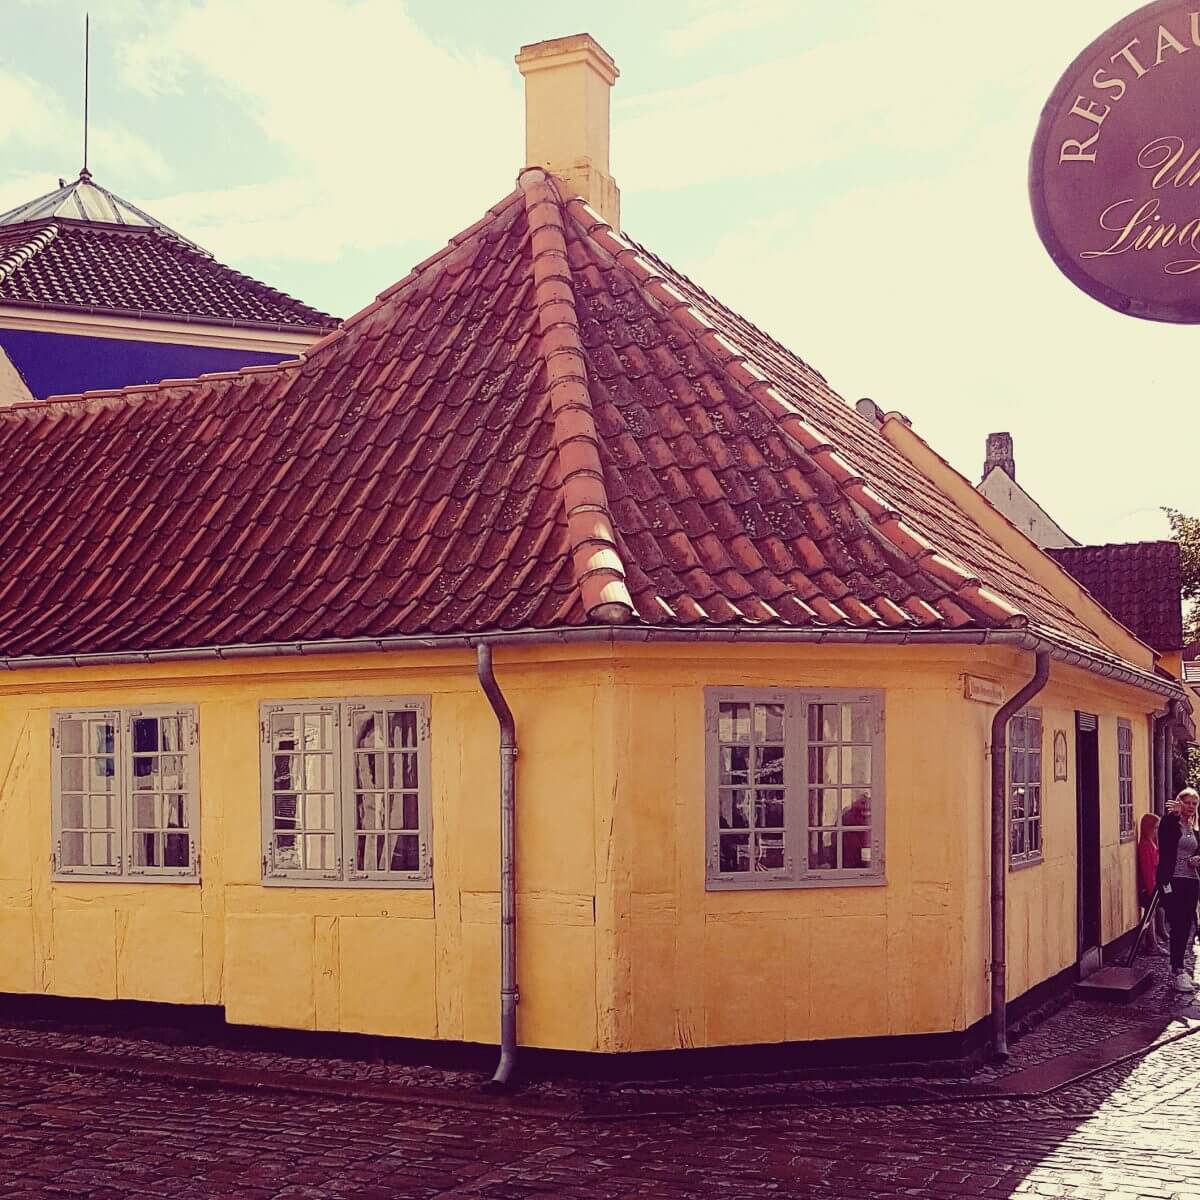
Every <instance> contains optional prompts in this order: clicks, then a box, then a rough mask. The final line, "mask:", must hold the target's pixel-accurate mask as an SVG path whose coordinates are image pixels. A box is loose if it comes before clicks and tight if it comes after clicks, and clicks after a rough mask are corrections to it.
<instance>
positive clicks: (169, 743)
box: [158, 717, 183, 751]
mask: <svg viewBox="0 0 1200 1200" xmlns="http://www.w3.org/2000/svg"><path fill="white" fill-rule="evenodd" d="M158 729H159V738H160V740H161V744H162V748H163V750H166V751H171V750H176V751H178V750H182V749H183V723H182V722H181V721H180V719H179V718H178V717H159V719H158Z"/></svg>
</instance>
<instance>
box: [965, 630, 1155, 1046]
mask: <svg viewBox="0 0 1200 1200" xmlns="http://www.w3.org/2000/svg"><path fill="white" fill-rule="evenodd" d="M1031 662H1032V658H1031V656H1030V655H1024V656H1023V658H1022V660H1020V661H1017V660H1015V659H1014V658H1013V656H1009V655H1005V654H1002V653H993V654H992V655H991V663H990V665H988V664H980V665H978V666H977V667H976V668H974V669H975V670H977V671H982V672H984V673H987V672H988V671H990V672H991V673H992V674H993V675H994V676H995V677H996V678H1002V679H1006V682H1005V685H1004V688H1005V695H1006V696H1007V695H1011V694H1012V693H1013V692H1014V691H1015V690H1016V688H1017V687H1019V686H1020V684H1021V683H1022V682H1024V681H1025V680H1026V679H1028V677H1029V674H1030V670H1031ZM1031 703H1032V704H1033V706H1035V707H1038V708H1040V709H1041V710H1042V730H1043V734H1042V737H1043V743H1042V744H1043V768H1042V777H1043V788H1044V791H1043V802H1042V861H1041V862H1040V863H1038V864H1034V865H1030V866H1025V867H1019V868H1017V869H1015V870H1010V871H1009V872H1008V930H1007V933H1008V936H1007V940H1006V946H1007V960H1008V970H1007V981H1006V982H1007V992H1008V996H1009V998H1010V999H1013V998H1015V997H1017V996H1020V995H1021V994H1022V993H1024V992H1026V991H1028V990H1029V989H1030V988H1031V987H1033V986H1035V985H1036V984H1038V983H1040V982H1042V981H1043V980H1045V979H1049V978H1051V977H1052V976H1054V975H1056V974H1057V973H1058V972H1059V971H1062V970H1063V969H1065V968H1067V967H1070V966H1072V965H1073V964H1074V963H1075V961H1076V958H1077V920H1076V909H1077V874H1076V872H1077V868H1076V841H1077V831H1076V824H1077V815H1076V795H1075V713H1076V711H1082V712H1091V713H1095V714H1096V715H1097V716H1098V718H1099V734H1100V736H1099V755H1100V869H1101V880H1100V892H1101V936H1102V939H1103V941H1104V942H1106V943H1107V942H1110V941H1113V940H1114V939H1116V938H1117V937H1119V936H1120V935H1121V934H1122V933H1124V932H1125V931H1127V930H1128V929H1130V928H1131V927H1132V926H1133V925H1134V924H1136V922H1137V918H1138V906H1137V884H1136V877H1135V872H1136V847H1135V844H1134V842H1133V841H1125V842H1122V841H1121V840H1120V837H1119V815H1118V807H1117V719H1118V717H1125V718H1127V719H1128V720H1129V721H1130V724H1131V726H1132V729H1133V755H1134V761H1133V786H1134V828H1135V830H1136V828H1137V823H1138V821H1139V820H1140V818H1141V815H1142V814H1143V813H1144V812H1146V811H1148V809H1149V807H1150V781H1149V772H1150V762H1149V729H1148V724H1147V719H1146V718H1147V715H1148V714H1149V713H1150V712H1151V711H1153V709H1154V706H1155V704H1156V701H1155V699H1154V697H1152V696H1148V695H1146V694H1145V693H1141V692H1138V691H1135V690H1133V689H1131V688H1127V687H1124V686H1122V685H1120V684H1111V683H1105V682H1103V681H1101V680H1100V679H1098V678H1097V677H1095V676H1092V675H1086V674H1084V673H1082V672H1080V671H1076V670H1072V669H1070V668H1066V667H1063V666H1061V665H1060V664H1057V663H1055V664H1053V665H1052V668H1051V676H1050V682H1049V684H1048V685H1047V687H1046V688H1045V690H1044V691H1043V692H1042V693H1041V694H1040V695H1039V696H1038V697H1037V698H1036V699H1035V700H1033V701H1032V702H1031ZM963 710H964V713H965V719H966V722H967V725H968V727H969V730H970V733H969V736H970V738H971V740H972V741H973V742H978V743H980V744H986V742H987V740H988V739H989V738H990V736H991V728H990V726H991V719H992V716H993V714H994V712H995V709H994V708H993V707H990V706H983V705H977V704H971V703H969V702H967V701H964V702H963ZM1056 730H1062V731H1063V732H1064V733H1065V734H1066V735H1067V778H1066V780H1065V781H1059V782H1056V781H1055V779H1054V753H1053V747H1054V734H1055V731H1056ZM968 784H969V787H970V803H969V805H968V824H967V881H966V894H967V897H968V911H967V918H966V924H965V930H966V946H965V956H964V965H965V975H964V982H965V988H966V1003H965V1008H966V1012H967V1014H968V1024H969V1023H971V1022H973V1021H975V1020H978V1019H980V1018H981V1017H983V1016H984V1015H985V1013H986V1012H988V1010H989V1008H990V1003H991V993H990V982H989V979H988V972H987V965H988V960H989V957H990V945H991V943H990V936H991V933H990V931H991V912H990V888H989V884H988V880H989V876H990V872H989V865H990V864H989V855H990V838H991V825H990V820H991V817H990V808H989V804H990V800H989V797H990V769H989V767H988V764H987V762H986V760H982V761H981V762H980V763H979V765H978V768H977V769H976V770H974V771H972V772H971V773H970V774H969V776H968Z"/></svg>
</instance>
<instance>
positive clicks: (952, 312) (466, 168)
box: [0, 0, 1200, 542]
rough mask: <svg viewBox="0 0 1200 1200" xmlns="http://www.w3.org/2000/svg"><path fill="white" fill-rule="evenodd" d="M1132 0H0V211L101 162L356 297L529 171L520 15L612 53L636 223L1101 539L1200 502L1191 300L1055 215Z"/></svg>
mask: <svg viewBox="0 0 1200 1200" xmlns="http://www.w3.org/2000/svg"><path fill="white" fill-rule="evenodd" d="M1138 6H1139V4H1138V0H1006V2H1005V3H1004V4H1001V5H997V4H982V3H976V2H972V0H836V2H833V0H790V2H786V0H737V2H735V3H729V2H725V0H722V2H708V0H640V2H639V0H611V2H609V3H606V4H603V5H599V4H596V3H594V0H588V2H587V3H582V2H578V0H556V3H554V4H547V3H546V2H545V0H504V2H499V0H407V2H402V0H91V2H90V3H88V4H85V3H84V2H83V0H3V3H2V4H0V211H2V210H3V209H5V208H8V207H10V206H12V205H14V204H17V203H19V202H21V201H23V200H26V199H31V198H32V197H33V196H35V195H40V194H42V193H44V192H46V191H48V190H50V189H52V188H53V187H54V186H55V185H56V181H57V178H58V176H60V175H64V176H67V177H68V178H71V177H74V175H75V174H76V173H77V171H78V169H79V166H80V134H79V125H80V112H81V108H82V29H83V17H82V13H83V11H84V8H85V7H86V8H88V9H90V11H91V14H92V28H93V40H92V99H91V111H92V132H91V153H90V166H91V168H92V171H93V174H94V175H95V177H96V179H97V181H98V182H100V183H102V184H104V185H105V186H107V187H109V188H111V189H112V190H114V191H116V192H118V193H119V194H121V195H122V196H124V197H125V198H126V199H128V200H130V201H132V202H133V203H135V204H137V205H139V206H140V207H143V208H145V209H147V210H148V211H149V212H151V213H152V214H153V215H155V216H156V217H158V218H160V219H161V220H163V221H165V222H166V223H167V224H169V225H172V226H174V227H175V228H176V229H178V230H179V232H181V233H183V234H185V235H186V236H188V237H190V238H192V239H193V240H194V241H197V242H199V243H200V244H201V245H203V246H205V247H207V248H208V249H209V250H211V251H212V252H213V253H214V254H216V255H217V256H218V257H219V258H221V259H223V260H225V261H226V262H229V263H231V264H232V265H234V266H236V267H238V268H240V269H241V270H244V271H246V272H248V273H249V274H252V275H255V276H257V277H258V278H261V279H263V280H265V281H266V282H268V283H271V284H273V285H274V286H276V287H279V288H282V289H283V290H284V291H288V292H291V293H292V294H294V295H297V296H299V297H300V298H302V299H303V300H306V301H308V302H309V303H311V304H315V305H318V306H320V307H323V308H325V309H327V310H329V311H332V312H334V313H336V314H338V315H341V316H344V315H348V314H349V313H351V312H354V311H356V310H357V309H359V308H362V307H363V306H364V305H366V304H367V303H368V302H369V301H370V300H371V298H372V297H373V296H374V295H375V294H376V293H377V292H379V291H381V290H383V289H384V288H385V287H386V286H387V285H388V284H389V283H391V282H392V281H393V280H395V279H398V278H400V277H401V276H402V275H404V274H405V273H406V272H407V270H408V268H409V266H410V265H411V264H412V263H413V262H415V261H417V260H419V259H421V258H423V257H425V256H426V255H428V254H430V253H431V252H433V251H434V250H435V249H437V248H438V247H440V246H441V245H443V244H444V243H445V242H446V241H448V240H449V238H450V237H451V236H453V235H454V234H455V233H456V232H457V231H458V230H459V229H461V228H463V227H465V226H467V225H469V224H471V223H472V222H473V221H475V220H476V219H477V218H478V217H479V216H481V215H482V213H483V211H484V210H485V209H486V208H488V207H489V206H490V205H491V204H493V203H495V201H496V200H498V199H499V198H500V197H501V196H503V195H504V194H506V193H507V192H508V191H509V190H511V188H512V186H513V181H514V178H515V176H516V173H517V171H518V170H519V169H520V167H521V165H522V162H521V157H522V137H523V130H522V119H523V118H522V103H521V79H520V76H519V75H518V73H517V70H516V67H515V66H514V65H513V62H512V56H513V54H514V53H515V52H516V50H517V49H518V48H519V47H520V45H521V44H522V43H525V42H531V41H538V40H541V39H543V38H550V37H559V36H562V35H564V34H568V33H576V32H581V31H583V30H586V31H588V32H590V33H591V34H593V35H594V36H595V37H596V38H597V39H598V40H599V41H600V42H601V43H602V44H603V45H604V46H605V48H606V49H607V50H608V51H609V52H610V53H611V54H612V56H613V57H614V58H615V60H616V62H617V64H618V66H619V68H620V70H621V78H620V79H619V80H618V82H617V86H616V89H615V92H614V97H613V174H614V175H615V177H616V180H617V182H618V184H619V185H620V188H621V194H622V224H623V226H624V229H625V231H626V232H627V233H629V234H630V235H631V236H633V237H635V238H637V239H638V240H639V241H642V242H644V243H646V244H647V245H649V246H650V247H652V248H653V249H654V250H655V251H656V252H657V253H659V254H660V255H662V256H663V257H664V258H666V259H667V260H668V261H670V262H673V263H674V264H675V265H676V266H677V267H679V268H680V269H681V270H683V271H684V272H686V273H687V274H689V275H691V276H692V277H693V278H694V279H695V280H696V281H697V282H699V283H701V284H702V285H703V286H705V287H706V288H708V290H710V291H711V292H714V293H715V294H716V295H718V296H719V297H720V298H721V299H722V300H724V301H725V302H726V303H728V304H730V305H731V306H732V307H734V308H737V309H739V310H740V311H742V312H743V313H744V314H745V315H746V316H748V317H749V318H751V319H752V320H754V321H755V322H757V323H758V324H759V325H761V326H763V327H764V328H765V329H767V330H768V331H769V332H771V333H772V334H773V335H775V336H776V337H778V338H779V339H780V340H781V341H783V342H785V343H787V344H788V345H789V346H791V347H792V349H794V350H795V351H796V352H797V353H799V354H800V355H802V356H803V357H804V358H805V359H807V360H808V361H809V362H811V363H812V364H813V365H814V366H815V367H817V368H818V369H819V370H820V371H822V373H823V374H824V375H825V376H826V377H827V378H828V379H829V380H830V382H831V383H832V385H833V386H834V387H835V388H837V389H838V391H840V392H841V393H842V395H844V396H845V397H846V398H847V400H849V401H850V402H853V401H854V400H855V399H857V398H858V397H859V396H863V395H868V396H871V397H873V398H874V399H875V400H876V401H877V402H878V403H879V404H880V405H881V406H882V407H883V408H885V409H900V410H901V411H902V412H904V413H906V414H907V415H908V416H909V417H910V418H911V419H912V420H913V423H914V425H915V427H916V428H917V430H918V431H919V432H920V433H921V434H922V436H924V437H925V438H926V439H927V440H929V441H930V442H931V443H932V444H933V445H934V447H935V448H936V449H937V450H939V452H940V453H942V454H943V455H944V456H945V457H946V458H948V459H949V460H950V461H951V462H952V463H953V464H954V465H955V466H956V467H957V468H958V469H959V470H960V471H962V472H963V474H965V475H967V476H968V477H969V478H970V479H971V480H972V482H977V481H978V477H979V473H980V468H981V465H982V458H983V443H984V437H985V435H986V434H987V433H988V432H989V431H993V430H1009V431H1011V432H1012V434H1013V436H1014V438H1015V441H1016V460H1017V475H1018V479H1019V480H1020V482H1021V483H1022V484H1023V485H1024V486H1025V487H1026V488H1027V489H1028V490H1029V491H1030V492H1031V493H1032V494H1033V495H1034V496H1035V497H1036V498H1038V499H1039V500H1040V501H1041V503H1042V504H1043V505H1044V506H1045V507H1046V508H1047V509H1048V511H1049V512H1050V513H1051V514H1052V515H1053V516H1054V517H1055V518H1056V519H1057V520H1058V522H1059V523H1060V524H1061V525H1062V526H1063V527H1064V528H1065V529H1066V530H1067V531H1068V532H1069V533H1071V534H1073V535H1074V536H1075V537H1077V538H1079V539H1080V540H1081V541H1085V542H1103V541H1127V540H1134V539H1138V538H1151V537H1160V536H1164V535H1165V533H1166V525H1165V522H1164V521H1163V520H1162V518H1161V517H1160V515H1159V511H1158V510H1159V508H1160V506H1162V505H1169V506H1172V507H1175V508H1181V509H1184V510H1186V511H1190V512H1193V513H1200V445H1198V442H1200V439H1198V438H1197V426H1198V422H1197V398H1196V389H1197V384H1196V376H1197V373H1198V372H1197V368H1196V365H1195V364H1196V363H1197V361H1200V328H1197V327H1191V326H1173V325H1165V324H1156V323H1148V322H1141V321H1137V320H1135V319H1132V318H1129V317H1123V316H1120V315H1118V314H1116V313H1113V312H1110V311H1109V310H1108V309H1106V308H1104V307H1103V306H1101V305H1100V304H1098V303H1097V302H1096V301H1094V300H1091V299H1089V298H1088V297H1087V296H1085V295H1083V293H1081V292H1079V291H1077V290H1076V289H1075V288H1074V287H1073V285H1071V284H1070V283H1069V282H1067V280H1066V279H1064V278H1063V277H1062V276H1060V275H1059V274H1058V272H1057V270H1056V269H1055V267H1054V266H1053V264H1052V263H1051V262H1050V260H1049V258H1048V257H1047V255H1046V254H1045V252H1044V250H1043V249H1042V247H1041V243H1040V242H1039V241H1038V238H1037V235H1036V233H1035V231H1034V227H1033V221H1032V218H1031V216H1030V211H1029V201H1028V194H1027V189H1026V172H1027V163H1028V157H1029V148H1030V145H1031V142H1032V139H1033V134H1034V129H1035V126H1036V124H1037V119H1038V115H1039V112H1040V110H1041V106H1042V105H1043V104H1044V103H1045V101H1046V99H1047V98H1048V96H1049V94H1050V92H1051V90H1052V89H1053V87H1054V84H1055V82H1056V81H1057V79H1058V77H1059V75H1060V74H1061V73H1062V72H1063V71H1064V70H1065V69H1066V68H1067V66H1068V65H1069V63H1070V62H1071V60H1072V59H1073V58H1074V57H1075V55H1076V54H1077V53H1079V51H1081V50H1082V49H1083V48H1084V46H1085V45H1087V43H1089V42H1090V41H1091V40H1092V39H1093V38H1094V37H1096V36H1097V35H1098V34H1100V33H1101V32H1103V30H1104V29H1105V28H1106V27H1107V26H1109V25H1111V24H1112V23H1113V22H1115V21H1117V20H1118V19H1120V18H1121V17H1123V16H1124V15H1126V14H1127V13H1129V12H1131V11H1133V10H1134V9H1135V8H1137V7H1138Z"/></svg>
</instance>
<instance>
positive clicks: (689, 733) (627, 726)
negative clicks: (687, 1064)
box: [614, 645, 966, 1050]
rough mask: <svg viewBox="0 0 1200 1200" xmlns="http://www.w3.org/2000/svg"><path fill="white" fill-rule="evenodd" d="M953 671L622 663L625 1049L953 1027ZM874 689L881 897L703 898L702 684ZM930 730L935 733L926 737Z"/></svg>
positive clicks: (825, 891)
mask: <svg viewBox="0 0 1200 1200" xmlns="http://www.w3.org/2000/svg"><path fill="white" fill-rule="evenodd" d="M961 669H962V668H961V666H960V665H958V664H957V663H956V662H955V661H953V658H952V654H948V653H946V652H945V651H942V652H932V651H929V650H915V649H914V650H909V649H905V650H900V649H896V650H889V651H886V652H881V651H879V650H877V649H874V648H868V647H841V648H835V647H830V648H817V647H812V646H809V647H797V648H792V649H787V648H784V647H780V646H764V645H759V646H748V645H744V646H741V647H739V648H737V649H732V648H720V647H714V648H712V649H709V650H705V651H701V650H689V651H684V650H681V649H679V648H671V650H670V651H666V650H657V649H654V648H645V649H642V650H637V651H635V650H632V649H631V650H628V651H622V652H621V656H620V659H619V669H618V673H617V677H616V681H617V689H616V691H617V696H618V700H617V705H618V708H619V712H618V729H617V737H616V744H617V747H618V763H619V765H618V769H617V773H616V774H617V781H618V792H619V798H618V806H617V807H618V810H619V811H620V812H621V814H622V817H623V819H624V820H625V821H626V822H627V824H626V825H625V827H624V832H625V833H626V835H627V836H628V838H629V844H630V847H631V852H630V855H629V859H628V863H629V874H628V878H627V879H625V878H622V879H620V880H618V881H617V883H616V886H615V888H614V903H615V904H616V905H617V907H618V909H620V910H622V911H623V914H624V916H623V920H622V921H621V928H622V929H623V930H624V931H625V934H624V936H623V937H622V938H621V941H620V948H619V975H620V982H619V983H618V991H619V994H623V995H627V996H628V1007H629V1011H628V1013H627V1014H626V1015H625V1018H624V1020H623V1022H622V1026H621V1028H622V1031H623V1033H624V1037H623V1039H622V1044H623V1045H624V1047H625V1048H627V1049H632V1050H650V1049H668V1048H672V1047H686V1046H717V1045H727V1044H737V1043H749V1042H773V1041H785V1040H807V1039H819V1038H839V1037H861V1036H874V1035H883V1034H901V1033H923V1032H935V1031H941V1030H950V1029H957V1028H961V1027H962V1025H963V1020H964V1013H963V1009H962V1004H963V990H962V987H961V980H962V952H963V944H964V938H963V924H962V916H963V906H964V895H963V857H964V856H963V849H964V847H963V839H964V836H965V832H966V826H965V821H964V820H963V819H962V804H963V801H962V786H961V780H962V774H963V770H964V765H965V762H966V753H965V749H964V745H963V743H962V741H961V739H959V738H958V737H957V736H955V735H954V734H952V733H951V732H950V731H951V729H952V721H953V720H954V718H955V714H956V712H957V709H958V707H959V705H958V699H957V697H958V696H959V695H960V688H961V684H960V681H959V677H958V672H959V671H961ZM712 685H746V686H779V687H785V686H795V687H850V688H854V687H870V688H880V689H883V690H884V692H885V694H886V699H885V715H884V725H885V728H884V737H885V760H886V768H885V771H886V777H885V785H886V801H885V804H886V818H885V850H884V854H885V862H886V872H887V883H886V886H879V887H874V886H870V887H834V888H809V889H788V890H769V891H768V890H761V891H725V892H715V891H706V890H705V883H704V876H705V869H704V862H705V854H704V850H705V845H704V844H705V823H704V787H705V781H704V761H705V760H704V688H705V687H706V686H712ZM931 731H939V732H936V733H931Z"/></svg>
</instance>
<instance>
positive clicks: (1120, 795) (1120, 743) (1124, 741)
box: [1117, 718, 1133, 842]
mask: <svg viewBox="0 0 1200 1200" xmlns="http://www.w3.org/2000/svg"><path fill="white" fill-rule="evenodd" d="M1117 811H1118V823H1119V826H1120V831H1121V841H1123V842H1128V841H1132V840H1133V726H1132V725H1131V724H1130V723H1129V722H1128V721H1126V720H1125V719H1124V718H1121V719H1120V720H1118V721H1117Z"/></svg>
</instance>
